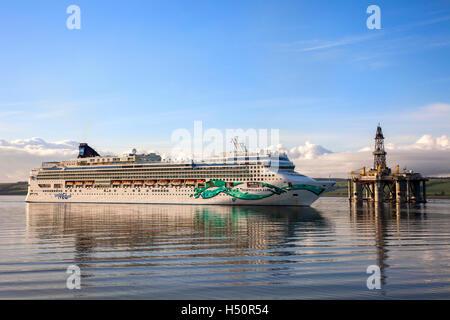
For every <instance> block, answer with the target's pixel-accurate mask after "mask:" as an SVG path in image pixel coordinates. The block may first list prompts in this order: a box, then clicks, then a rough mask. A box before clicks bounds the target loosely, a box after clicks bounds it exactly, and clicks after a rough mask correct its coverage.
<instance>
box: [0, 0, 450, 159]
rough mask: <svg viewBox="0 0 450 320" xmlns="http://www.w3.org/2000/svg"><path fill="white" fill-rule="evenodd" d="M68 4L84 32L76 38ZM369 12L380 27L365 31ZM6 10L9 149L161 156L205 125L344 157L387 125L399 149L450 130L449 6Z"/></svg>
mask: <svg viewBox="0 0 450 320" xmlns="http://www.w3.org/2000/svg"><path fill="white" fill-rule="evenodd" d="M71 4H76V5H78V6H79V7H80V8H81V30H68V29H67V28H66V19H67V17H68V14H66V8H67V7H68V6H69V5H71ZM371 4H376V5H378V6H379V7H380V8H381V25H382V29H381V30H369V29H367V27H366V19H367V18H368V16H369V15H368V14H367V13H366V8H367V7H368V6H369V5H371ZM0 6H1V10H0V38H1V39H2V40H1V41H2V46H1V48H2V49H1V50H0V74H1V75H2V76H1V77H0V139H6V140H15V139H26V138H31V137H41V138H43V139H45V140H47V141H58V140H64V139H69V140H75V141H87V142H90V143H91V144H93V145H96V146H101V147H103V148H105V149H108V150H123V149H124V148H126V147H129V146H133V145H136V146H144V147H147V148H151V147H152V146H155V148H159V147H162V146H164V144H167V143H168V141H169V140H170V135H171V132H172V131H173V130H175V129H177V128H187V129H192V127H193V122H194V120H202V121H203V124H204V126H205V127H206V128H219V129H225V128H244V129H246V128H278V129H280V134H281V140H282V142H283V143H284V144H285V145H286V146H288V147H291V146H296V145H299V144H302V143H304V142H305V141H307V140H308V141H311V142H313V143H317V144H320V145H323V146H324V147H326V148H328V149H330V150H333V151H345V150H357V149H358V148H361V147H364V146H366V145H368V144H370V143H371V142H370V143H368V142H367V141H368V139H372V138H373V134H374V130H375V126H376V124H377V123H378V122H381V123H382V124H383V125H384V128H385V132H387V133H388V135H389V137H390V138H391V141H393V142H406V141H409V140H411V141H412V140H414V139H417V138H418V137H420V136H422V135H424V134H431V135H433V136H440V135H448V134H449V133H450V130H449V127H450V125H449V124H448V122H447V121H446V120H447V119H448V118H446V117H447V115H448V109H446V108H447V107H445V106H448V104H449V103H450V90H449V88H450V72H449V71H450V59H449V57H450V2H449V1H298V0H297V1H279V0H278V1H261V0H258V1H242V0H241V1H93V0H90V1H81V0H71V1H36V2H30V1H7V2H6V1H3V2H2V4H1V5H0ZM435 103H441V104H443V105H444V107H443V108H442V110H444V111H443V112H447V113H446V114H445V115H444V116H441V115H440V114H439V113H438V114H433V115H431V114H430V112H433V110H434V111H436V110H435V109H436V108H435V109H433V108H431V109H430V108H428V107H427V106H429V105H432V104H435ZM438 111H439V110H438ZM422 113H423V114H424V116H425V118H426V119H425V121H422V120H423V119H422V117H421V114H422Z"/></svg>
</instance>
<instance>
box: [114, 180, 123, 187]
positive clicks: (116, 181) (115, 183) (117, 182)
mask: <svg viewBox="0 0 450 320" xmlns="http://www.w3.org/2000/svg"><path fill="white" fill-rule="evenodd" d="M121 183H122V181H119V180H114V181H113V182H112V184H113V185H115V186H117V185H119V184H121Z"/></svg>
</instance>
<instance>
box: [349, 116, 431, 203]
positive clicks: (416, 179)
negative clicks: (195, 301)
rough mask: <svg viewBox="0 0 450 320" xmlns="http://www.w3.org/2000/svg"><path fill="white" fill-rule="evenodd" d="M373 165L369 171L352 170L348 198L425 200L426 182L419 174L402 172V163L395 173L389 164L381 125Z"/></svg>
mask: <svg viewBox="0 0 450 320" xmlns="http://www.w3.org/2000/svg"><path fill="white" fill-rule="evenodd" d="M373 156H374V165H373V168H372V169H370V170H366V168H365V167H363V168H362V170H361V171H360V172H355V171H352V172H350V175H351V177H350V178H348V179H347V183H348V199H349V200H350V201H356V202H362V201H368V202H374V203H381V202H387V201H389V202H396V203H405V202H415V203H425V202H427V198H426V181H428V179H426V178H424V177H423V176H422V175H421V174H420V173H417V172H414V171H413V170H408V171H407V170H406V169H404V170H403V172H400V170H399V165H397V166H396V168H395V171H394V172H393V173H392V172H391V169H390V168H389V167H388V166H387V165H386V151H385V149H384V136H383V131H382V130H381V126H380V125H379V124H378V127H377V133H376V135H375V150H374V152H373Z"/></svg>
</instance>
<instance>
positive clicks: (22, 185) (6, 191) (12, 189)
mask: <svg viewBox="0 0 450 320" xmlns="http://www.w3.org/2000/svg"><path fill="white" fill-rule="evenodd" d="M27 189H28V183H27V182H16V183H0V195H9V196H14V195H18V196H19V195H26V194H27Z"/></svg>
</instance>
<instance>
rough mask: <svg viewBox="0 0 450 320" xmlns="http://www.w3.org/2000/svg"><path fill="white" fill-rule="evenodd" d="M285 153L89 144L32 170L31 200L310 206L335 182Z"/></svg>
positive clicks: (30, 179)
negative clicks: (183, 154) (308, 172)
mask: <svg viewBox="0 0 450 320" xmlns="http://www.w3.org/2000/svg"><path fill="white" fill-rule="evenodd" d="M294 169H295V166H294V164H293V163H292V162H291V161H290V160H289V158H288V156H287V155H286V154H285V153H281V154H278V153H277V154H273V153H270V152H264V153H249V152H247V151H246V150H244V151H243V152H242V150H241V151H237V150H236V151H235V152H232V153H231V154H229V155H228V156H226V155H223V156H221V157H215V158H210V159H204V160H200V161H193V160H191V161H189V162H186V161H184V162H183V161H179V162H177V161H163V160H162V159H161V156H159V155H158V154H155V153H150V154H136V152H135V150H133V153H131V154H126V155H123V156H100V155H99V154H98V153H97V152H96V151H95V150H94V149H93V148H91V147H90V146H89V145H88V144H86V143H82V144H80V146H79V154H78V158H76V159H71V160H64V161H60V162H44V163H42V166H41V167H40V168H38V169H33V170H32V171H31V173H30V178H29V186H28V195H27V198H26V201H27V202H44V203H48V202H52V203H54V202H60V203H143V204H195V205H199V204H206V205H247V206H248V205H276V206H278V205H285V206H309V205H311V204H312V203H313V202H314V201H315V200H317V199H318V198H319V197H320V196H321V195H322V194H323V193H324V192H327V191H329V190H330V189H331V188H332V187H333V185H334V184H335V181H317V180H314V179H312V178H309V177H307V176H305V175H302V174H300V173H298V172H296V171H295V170H294Z"/></svg>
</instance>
